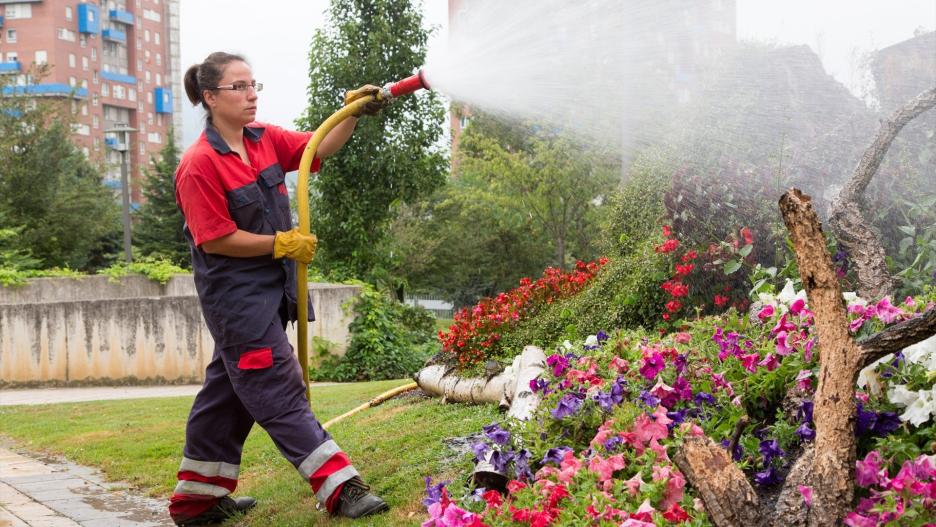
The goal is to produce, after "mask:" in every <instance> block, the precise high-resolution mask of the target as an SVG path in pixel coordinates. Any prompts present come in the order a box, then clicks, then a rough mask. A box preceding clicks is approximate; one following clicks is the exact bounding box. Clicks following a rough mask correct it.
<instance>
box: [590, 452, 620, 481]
mask: <svg viewBox="0 0 936 527" xmlns="http://www.w3.org/2000/svg"><path fill="white" fill-rule="evenodd" d="M622 468H624V454H615V455H613V456H611V457H609V458H607V459H602V458H601V456H599V455H597V454H596V455H595V456H594V457H592V458H591V461H589V463H588V470H590V471H592V472H594V473H596V474H598V481H599V482H600V483H604V482H605V481H608V480H609V479H611V476H612V475H613V474H614V472H615V471H616V470H621V469H622Z"/></svg>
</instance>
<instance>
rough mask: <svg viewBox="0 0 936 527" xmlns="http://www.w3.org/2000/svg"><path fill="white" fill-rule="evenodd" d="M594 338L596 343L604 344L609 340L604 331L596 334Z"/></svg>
mask: <svg viewBox="0 0 936 527" xmlns="http://www.w3.org/2000/svg"><path fill="white" fill-rule="evenodd" d="M595 336H596V337H598V342H604V341H606V340H608V339H609V338H610V337H608V334H607V333H605V332H604V331H598V334H597V335H595Z"/></svg>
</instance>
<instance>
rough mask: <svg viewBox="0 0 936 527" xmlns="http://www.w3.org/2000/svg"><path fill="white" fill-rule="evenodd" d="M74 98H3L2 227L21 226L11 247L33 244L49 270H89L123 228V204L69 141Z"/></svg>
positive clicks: (37, 74)
mask: <svg viewBox="0 0 936 527" xmlns="http://www.w3.org/2000/svg"><path fill="white" fill-rule="evenodd" d="M43 75H44V72H43V71H36V72H33V77H34V78H42V77H43ZM14 93H15V92H14ZM69 102H70V101H69V99H64V100H62V99H39V98H32V97H26V96H20V95H13V94H9V95H6V96H3V97H0V167H2V168H0V217H2V218H3V222H4V223H3V224H0V228H15V229H16V235H15V237H14V238H13V239H14V240H15V241H14V243H13V245H14V246H15V247H18V248H29V252H30V253H31V255H32V257H34V258H36V259H37V260H38V261H39V262H40V264H41V266H43V267H65V266H67V267H71V268H75V269H83V268H87V267H89V266H91V265H92V263H93V262H95V261H101V260H103V259H105V258H104V253H106V252H108V250H107V247H108V240H109V239H110V238H112V237H113V236H114V234H115V233H117V232H119V229H120V223H119V214H118V213H119V209H118V206H117V202H116V200H115V199H114V196H113V193H112V192H111V191H109V190H108V189H107V188H106V187H105V186H104V185H103V183H102V179H101V174H100V172H99V171H98V170H97V169H96V168H95V167H94V166H92V165H91V163H90V162H89V161H88V160H87V158H86V157H85V156H84V154H83V153H82V152H81V151H80V150H78V148H77V147H76V146H75V145H74V144H73V143H72V142H71V135H72V123H73V122H74V120H73V117H72V113H71V112H70V111H69V110H70V109H71V110H72V111H74V110H75V109H76V108H77V106H75V105H72V107H71V108H69Z"/></svg>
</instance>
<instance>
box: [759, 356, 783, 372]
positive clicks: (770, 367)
mask: <svg viewBox="0 0 936 527" xmlns="http://www.w3.org/2000/svg"><path fill="white" fill-rule="evenodd" d="M757 365H758V366H763V367H764V368H767V371H774V370H776V369H777V368H778V367H779V366H780V361H779V360H777V356H776V355H774V354H773V353H768V354H767V356H766V357H764V360H762V361H760V362H758V363H757Z"/></svg>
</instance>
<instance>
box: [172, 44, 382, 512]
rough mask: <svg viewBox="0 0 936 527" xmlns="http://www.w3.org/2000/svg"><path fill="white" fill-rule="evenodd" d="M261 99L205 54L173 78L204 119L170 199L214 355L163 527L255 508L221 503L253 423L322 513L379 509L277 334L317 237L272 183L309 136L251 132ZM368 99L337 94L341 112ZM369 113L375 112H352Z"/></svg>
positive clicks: (323, 151)
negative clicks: (300, 224)
mask: <svg viewBox="0 0 936 527" xmlns="http://www.w3.org/2000/svg"><path fill="white" fill-rule="evenodd" d="M262 88H263V85H262V84H260V83H257V82H256V81H255V80H254V78H253V74H252V72H251V68H250V65H248V64H247V62H246V61H245V60H244V59H243V58H242V57H240V56H237V55H232V54H228V53H221V52H218V53H212V54H211V55H209V56H208V58H206V59H205V61H204V62H203V63H201V64H198V65H195V66H192V67H191V68H189V69H188V71H187V72H186V74H185V92H186V94H187V95H188V98H189V100H190V101H191V102H192V104H193V105H197V104H199V103H200V104H201V105H202V107H203V108H204V109H205V110H206V111H207V125H206V127H205V131H204V133H202V135H201V136H200V137H199V138H198V140H197V141H196V142H195V143H194V144H193V145H192V146H191V147H189V149H188V150H187V151H186V152H185V154H184V155H183V156H182V160H181V162H180V163H179V168H178V169H177V171H176V201H177V202H178V205H179V208H180V210H181V211H182V214H183V216H184V217H185V236H186V238H187V239H188V241H189V244H190V245H191V248H192V268H193V270H194V274H195V287H196V289H197V290H198V297H199V300H200V301H201V305H202V312H203V314H204V316H205V321H206V323H207V325H208V329H209V330H210V331H211V335H212V337H213V338H214V341H215V349H214V354H213V356H212V359H211V362H210V363H209V364H208V367H207V369H206V371H205V383H204V385H203V386H202V389H201V391H199V393H198V395H197V396H196V397H195V402H194V404H193V405H192V410H191V413H190V414H189V419H188V424H187V426H186V431H185V449H184V451H183V458H182V464H181V466H180V468H179V473H178V484H177V485H176V488H175V492H174V494H173V496H172V498H171V499H170V504H169V513H170V515H171V516H172V519H173V520H174V521H175V523H176V525H206V524H210V523H215V522H218V521H221V520H224V519H225V518H227V517H228V516H231V515H234V514H237V513H240V512H245V511H247V510H249V509H250V508H252V507H253V506H254V505H255V503H256V500H254V499H253V498H248V497H242V498H238V499H236V500H235V499H232V498H231V497H230V496H229V494H230V493H231V492H233V491H234V489H235V487H236V486H237V477H238V472H239V468H240V458H241V449H242V447H243V444H244V440H245V439H246V438H247V434H248V432H250V429H251V427H252V426H253V424H254V422H255V421H256V422H257V423H259V424H260V426H262V427H263V428H264V429H265V430H266V431H267V432H268V433H269V435H270V437H271V438H272V439H273V442H274V443H275V444H276V446H277V448H279V450H280V452H281V453H282V454H283V456H284V457H286V459H288V460H289V461H290V462H291V463H292V464H293V466H295V467H296V469H297V470H298V471H299V473H300V474H301V476H302V477H303V479H305V480H306V481H308V482H309V484H310V485H311V487H312V491H313V492H314V493H315V496H316V498H318V500H319V502H320V503H322V504H324V505H325V507H326V508H327V509H328V511H329V512H331V513H333V514H340V515H343V516H348V517H352V518H356V517H360V516H365V515H368V514H373V513H376V512H381V511H384V510H387V508H388V507H387V504H386V503H384V501H383V500H381V499H380V498H379V497H377V496H375V495H373V494H371V493H370V492H369V489H368V487H367V486H366V485H365V484H364V482H363V481H362V480H361V478H360V476H359V475H358V472H357V471H356V470H355V468H354V467H353V466H352V465H351V462H350V460H349V459H348V456H347V455H346V454H345V453H344V452H342V451H341V449H340V448H339V447H338V445H337V444H335V442H334V441H333V440H332V438H331V436H330V435H329V434H328V432H326V431H325V430H324V429H323V428H322V426H321V425H320V424H319V422H318V421H317V420H316V418H315V416H314V415H313V414H312V411H311V410H310V409H309V402H308V401H307V400H306V391H305V385H304V383H303V381H302V372H301V368H300V366H299V363H298V361H297V360H296V358H295V356H294V355H293V352H292V346H290V344H289V342H288V341H287V340H286V332H285V328H286V323H287V321H295V320H296V265H295V261H299V262H303V263H308V262H309V261H311V260H312V256H313V254H314V253H315V246H316V239H315V236H312V235H303V234H301V233H300V232H299V230H298V229H294V228H292V225H291V219H290V214H289V196H288V195H287V192H286V186H285V183H284V180H283V178H284V173H285V172H289V171H292V170H296V169H297V168H298V167H299V161H300V159H301V157H302V152H303V150H304V149H305V146H306V143H307V142H308V141H309V138H310V137H311V136H312V133H304V132H292V131H287V130H284V129H282V128H279V127H277V126H271V125H264V124H260V123H256V122H254V118H255V117H256V113H257V92H259V91H260V90H261V89H262ZM378 90H379V89H378V88H376V87H374V86H369V85H368V86H364V87H362V88H359V89H357V90H354V91H352V92H348V94H347V95H346V97H345V103H346V104H347V103H348V102H351V101H353V100H356V99H358V98H360V97H363V96H365V95H372V94H375V93H376V92H377V91H378ZM381 107H382V103H381V102H377V101H375V102H372V103H370V104H369V105H367V106H366V107H365V108H364V110H363V113H369V114H375V113H377V112H378V111H379V110H380V108H381ZM356 122H357V116H355V117H352V118H349V119H347V120H345V121H344V122H342V123H341V124H340V125H338V126H336V127H335V128H334V129H333V130H332V131H331V133H329V134H328V136H326V137H325V139H324V140H323V141H322V143H321V146H320V147H319V150H318V154H319V155H320V156H321V157H328V156H330V155H332V154H334V153H335V152H336V151H338V149H340V148H341V147H342V146H343V145H344V144H345V142H346V141H347V140H348V138H349V137H350V136H351V133H352V132H353V130H354V127H355V123H356ZM318 164H319V160H318V159H316V160H315V161H314V163H313V167H312V169H313V171H314V170H317V167H318ZM309 320H314V315H313V314H312V310H311V309H310V310H309Z"/></svg>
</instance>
